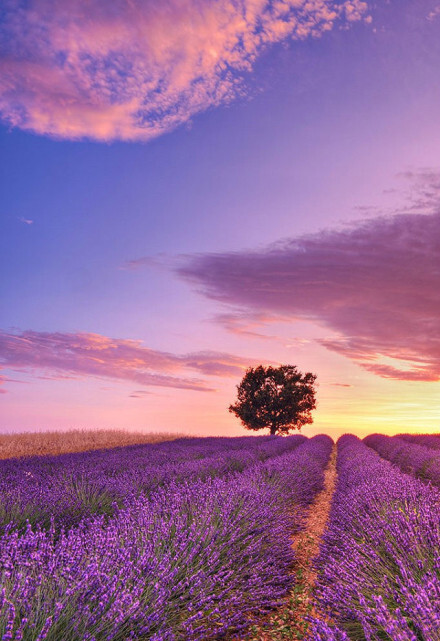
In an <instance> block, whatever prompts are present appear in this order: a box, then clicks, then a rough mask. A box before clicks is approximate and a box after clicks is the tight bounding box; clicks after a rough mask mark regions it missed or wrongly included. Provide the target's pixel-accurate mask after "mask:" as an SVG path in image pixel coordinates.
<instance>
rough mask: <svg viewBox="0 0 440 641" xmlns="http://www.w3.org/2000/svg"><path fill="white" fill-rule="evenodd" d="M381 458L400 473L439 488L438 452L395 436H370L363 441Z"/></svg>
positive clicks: (439, 455)
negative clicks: (411, 475) (398, 469)
mask: <svg viewBox="0 0 440 641" xmlns="http://www.w3.org/2000/svg"><path fill="white" fill-rule="evenodd" d="M364 443H365V444H366V445H368V447H371V448H373V449H374V450H376V452H377V453H378V454H379V455H380V456H382V457H383V458H385V459H387V460H388V461H391V463H394V464H395V465H397V466H398V467H399V468H400V469H401V470H402V472H406V473H409V474H413V475H415V476H417V477H419V478H420V479H422V480H423V481H431V483H433V484H434V485H436V486H439V487H440V452H437V451H436V450H433V449H431V448H429V447H425V446H423V445H417V444H416V443H409V442H408V441H405V440H403V439H402V438H400V437H397V436H384V435H383V434H371V435H370V436H367V437H366V438H365V439H364Z"/></svg>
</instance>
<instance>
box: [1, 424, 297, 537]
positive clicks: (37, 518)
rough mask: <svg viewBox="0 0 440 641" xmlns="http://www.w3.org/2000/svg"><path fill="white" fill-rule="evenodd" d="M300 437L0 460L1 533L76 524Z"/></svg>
mask: <svg viewBox="0 0 440 641" xmlns="http://www.w3.org/2000/svg"><path fill="white" fill-rule="evenodd" d="M305 441H306V438H305V437H304V436H302V435H299V434H297V435H293V436H290V437H288V438H285V439H280V438H274V437H242V438H234V439H228V438H195V439H181V440H178V441H172V442H170V443H160V444H147V445H140V446H130V447H124V448H116V449H114V450H101V451H94V452H86V453H80V454H65V455H62V456H58V457H52V456H40V457H32V458H27V459H22V460H18V459H15V460H14V459H9V460H4V461H0V531H1V530H2V527H4V526H6V525H7V524H10V523H13V524H14V526H15V527H18V528H23V527H25V526H26V523H27V522H30V523H32V524H34V525H36V524H39V525H40V526H43V527H49V524H50V522H51V519H52V520H54V521H55V523H56V524H57V525H63V526H64V527H71V526H72V525H73V524H75V523H77V522H78V521H79V520H80V519H81V518H83V517H85V516H92V515H94V514H108V515H109V514H111V513H112V512H113V510H114V507H115V505H119V506H122V505H123V504H124V502H125V501H126V499H127V497H130V500H131V497H132V496H133V495H135V496H139V495H140V494H149V493H151V492H152V491H154V490H155V489H157V488H158V487H160V486H162V485H165V484H167V483H169V482H170V481H172V480H173V481H176V482H179V481H182V480H184V479H187V480H191V479H197V478H200V479H205V478H214V477H216V476H223V475H224V474H226V473H228V472H235V471H242V470H244V469H246V468H247V467H249V466H251V465H254V464H255V463H256V462H257V461H264V460H266V459H268V458H270V457H272V456H277V455H279V454H281V453H282V452H286V451H289V450H291V449H294V448H295V447H298V446H299V445H300V444H301V443H303V442H305Z"/></svg>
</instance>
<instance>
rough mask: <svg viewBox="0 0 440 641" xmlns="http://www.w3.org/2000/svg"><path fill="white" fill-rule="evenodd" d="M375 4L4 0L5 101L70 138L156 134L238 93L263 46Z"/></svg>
mask: <svg viewBox="0 0 440 641" xmlns="http://www.w3.org/2000/svg"><path fill="white" fill-rule="evenodd" d="M367 11H368V5H367V2H365V1H363V0H207V1H206V2H200V1H199V0H167V1H164V0H130V1H123V0H116V1H112V2H111V3H109V2H108V1H106V0H56V1H54V0H5V3H4V5H3V16H2V24H3V28H2V31H3V35H2V42H3V43H4V48H3V51H4V53H3V56H2V59H1V61H0V77H1V83H0V112H1V114H2V115H3V118H4V120H6V122H8V123H10V124H11V125H12V126H17V127H21V128H23V129H28V130H31V131H34V132H37V133H40V134H48V135H51V136H56V137H61V138H70V139H75V138H82V137H89V138H93V139H96V140H113V139H122V140H148V139H150V138H152V137H154V136H158V135H160V134H161V133H163V132H166V131H169V130H171V129H173V128H174V127H176V126H177V125H179V124H181V123H185V122H187V121H188V120H189V119H190V118H191V116H193V115H194V114H197V113H199V112H201V111H203V110H205V109H207V108H208V107H211V106H213V105H218V104H220V103H224V102H228V101H230V100H232V99H233V98H234V97H235V96H236V95H237V94H238V93H240V92H241V91H242V90H243V88H242V83H241V78H242V77H243V74H244V73H245V72H248V71H250V70H251V69H252V66H253V63H254V61H255V59H256V58H257V57H258V55H259V54H260V53H261V51H262V50H263V49H264V48H265V47H267V46H269V45H271V44H272V43H275V42H280V41H282V40H285V39H288V38H290V39H296V40H300V39H304V38H308V37H315V38H316V37H319V36H321V35H322V34H323V33H325V32H326V31H329V30H331V29H333V28H334V26H335V25H337V24H339V25H341V26H343V27H344V28H346V27H347V26H349V25H350V24H352V23H354V22H357V21H360V20H363V19H364V20H367V21H368V20H369V17H368V15H367Z"/></svg>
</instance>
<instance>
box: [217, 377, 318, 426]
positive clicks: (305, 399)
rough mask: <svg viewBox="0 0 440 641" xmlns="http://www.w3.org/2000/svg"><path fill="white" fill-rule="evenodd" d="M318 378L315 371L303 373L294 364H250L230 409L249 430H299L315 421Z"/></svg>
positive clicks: (238, 386)
mask: <svg viewBox="0 0 440 641" xmlns="http://www.w3.org/2000/svg"><path fill="white" fill-rule="evenodd" d="M315 381H316V374H312V373H311V372H306V373H305V374H302V373H301V372H300V371H299V370H298V368H297V367H296V366H295V365H281V366H280V367H271V366H269V367H264V366H263V365H258V367H254V368H253V367H250V368H249V369H248V370H246V374H245V375H244V377H243V380H242V381H241V383H240V385H237V392H238V393H237V402H236V403H235V405H230V406H229V411H230V412H232V413H233V414H235V415H236V416H238V418H239V419H241V422H242V423H243V425H244V426H245V427H246V428H247V429H249V430H255V431H257V430H262V429H265V428H269V430H270V433H271V434H288V433H289V431H290V430H300V429H301V427H302V426H303V425H306V424H307V423H313V418H312V415H311V411H312V410H314V409H315V408H316V399H315V394H316V390H315Z"/></svg>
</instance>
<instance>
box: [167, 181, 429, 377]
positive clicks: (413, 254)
mask: <svg viewBox="0 0 440 641" xmlns="http://www.w3.org/2000/svg"><path fill="white" fill-rule="evenodd" d="M436 189H437V188H436V187H435V185H434V186H433V188H432V190H434V191H435V190H436ZM432 190H431V191H429V192H427V193H425V194H421V196H420V198H421V200H420V202H421V203H426V202H429V203H430V204H431V208H432V206H433V202H432V198H431V196H432ZM437 202H438V201H437ZM177 271H178V273H179V274H180V275H181V276H182V277H183V278H185V279H186V280H188V281H190V282H191V283H193V284H195V285H196V286H197V288H198V289H199V290H200V291H201V292H202V293H203V294H204V295H205V296H207V297H209V298H211V299H214V300H217V301H220V302H222V303H226V304H228V305H233V306H235V307H236V309H237V317H238V320H239V322H240V323H242V322H243V314H244V313H249V314H250V317H251V318H252V319H255V318H258V315H262V317H264V316H268V317H271V316H272V317H273V316H277V315H278V316H280V317H282V318H283V319H285V318H290V319H291V320H295V319H305V320H310V321H314V322H316V323H319V324H321V325H322V326H324V327H325V328H327V329H330V330H332V331H333V332H335V333H336V337H335V338H333V337H332V338H326V339H322V340H321V341H320V342H321V343H322V344H323V345H324V346H325V347H327V348H328V349H331V350H333V351H336V352H339V353H341V354H343V355H345V356H347V357H349V358H351V359H352V360H353V361H355V362H356V363H358V364H360V365H362V366H363V367H364V368H365V369H367V370H369V371H371V372H373V373H375V374H377V375H379V376H382V377H385V378H395V379H403V380H423V381H436V380H439V379H440V213H438V208H437V213H432V214H402V215H396V216H391V217H383V218H377V219H373V220H369V221H366V222H365V223H363V224H359V225H358V226H353V227H350V228H348V229H344V230H337V231H326V232H322V233H318V234H315V235H310V236H304V237H300V238H296V239H291V240H288V241H286V242H283V243H280V244H278V245H275V246H271V247H267V248H266V249H263V250H259V251H243V252H230V253H223V254H222V253H219V254H206V255H198V256H194V257H189V258H188V259H187V260H186V263H185V264H184V265H183V266H181V267H179V268H177ZM228 319H229V323H230V324H231V322H232V321H231V319H230V313H229V316H228Z"/></svg>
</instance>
